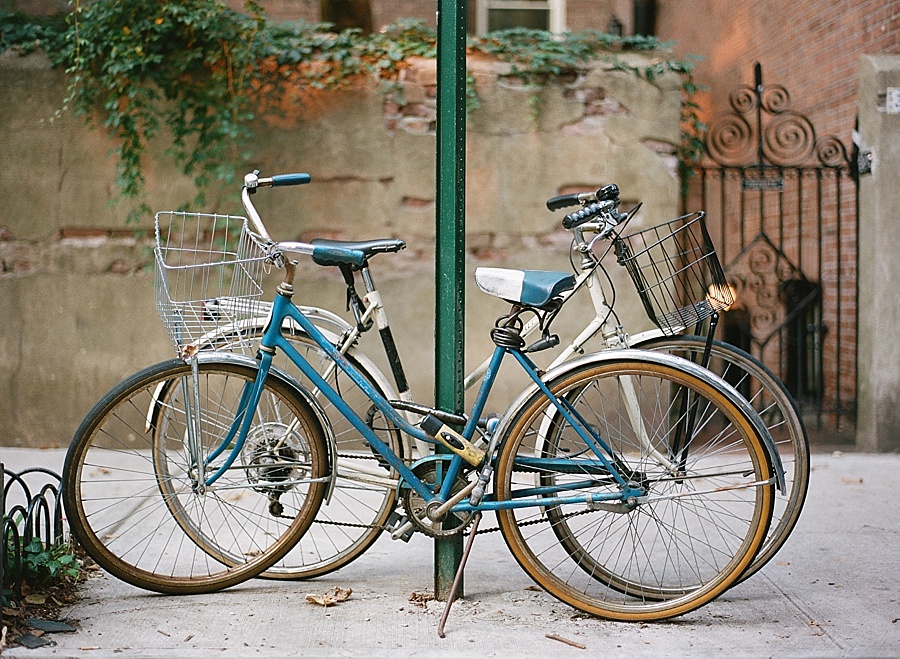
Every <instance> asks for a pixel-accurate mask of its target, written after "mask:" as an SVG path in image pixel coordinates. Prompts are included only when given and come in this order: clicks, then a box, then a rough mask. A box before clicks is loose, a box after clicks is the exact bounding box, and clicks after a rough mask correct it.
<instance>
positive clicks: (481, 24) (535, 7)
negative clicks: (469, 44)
mask: <svg viewBox="0 0 900 659" xmlns="http://www.w3.org/2000/svg"><path fill="white" fill-rule="evenodd" d="M511 27H528V28H533V29H536V30H550V31H551V32H565V31H566V0H477V6H476V15H475V30H476V32H477V33H478V34H485V33H486V32H492V31H494V30H504V29H507V28H511Z"/></svg>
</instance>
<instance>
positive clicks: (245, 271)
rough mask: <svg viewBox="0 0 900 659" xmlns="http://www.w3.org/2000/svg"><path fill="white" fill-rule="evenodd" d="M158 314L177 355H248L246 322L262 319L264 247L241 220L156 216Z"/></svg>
mask: <svg viewBox="0 0 900 659" xmlns="http://www.w3.org/2000/svg"><path fill="white" fill-rule="evenodd" d="M154 252H155V257H156V258H155V260H156V287H155V288H156V310H157V311H158V312H159V316H160V318H161V319H162V321H163V325H164V326H165V328H166V332H168V334H169V338H170V339H171V341H172V344H173V345H174V346H175V350H176V352H177V353H178V355H179V356H181V357H186V356H189V355H190V354H192V353H193V352H195V351H196V350H215V349H226V348H227V349H228V350H232V351H239V352H249V351H250V349H252V347H253V346H252V345H251V343H252V342H251V339H250V338H249V337H248V336H247V333H246V325H247V323H246V321H247V320H249V319H252V318H257V317H259V316H260V315H262V312H261V310H260V306H261V303H262V295H263V289H262V286H261V281H262V275H263V268H264V265H265V262H266V254H265V250H264V243H263V242H262V241H261V239H260V238H259V237H258V236H256V234H254V233H252V232H251V231H250V230H249V228H248V225H247V220H246V219H245V218H243V217H236V216H232V215H211V214H203V213H184V212H172V211H166V212H161V213H157V214H156V248H155V250H154Z"/></svg>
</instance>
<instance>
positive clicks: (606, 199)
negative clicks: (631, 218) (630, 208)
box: [547, 183, 627, 237]
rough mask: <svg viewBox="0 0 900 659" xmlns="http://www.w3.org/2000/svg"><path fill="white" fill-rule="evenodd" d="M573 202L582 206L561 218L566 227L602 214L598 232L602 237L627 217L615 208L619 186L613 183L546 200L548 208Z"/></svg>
mask: <svg viewBox="0 0 900 659" xmlns="http://www.w3.org/2000/svg"><path fill="white" fill-rule="evenodd" d="M575 204H581V205H582V208H581V209H580V210H577V211H575V212H574V213H569V214H568V215H566V216H565V217H564V218H563V221H562V225H563V227H564V228H566V229H575V228H577V227H580V226H582V225H583V224H586V223H588V222H590V221H591V220H594V219H596V218H598V217H600V216H602V217H603V222H602V225H603V226H602V229H601V230H600V232H599V233H600V237H603V236H606V235H607V234H608V233H609V232H610V231H612V230H613V229H614V228H615V227H616V226H617V225H618V224H619V222H621V221H622V220H624V219H625V218H626V217H627V215H625V214H622V213H619V212H618V211H617V210H616V208H618V206H619V186H617V185H616V184H615V183H610V184H609V185H604V186H603V187H602V188H600V189H599V190H597V191H596V192H578V193H573V194H566V195H560V196H558V197H553V198H552V199H548V200H547V208H549V209H550V210H558V209H560V208H563V207H565V206H573V205H575Z"/></svg>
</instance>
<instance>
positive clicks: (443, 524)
mask: <svg viewBox="0 0 900 659" xmlns="http://www.w3.org/2000/svg"><path fill="white" fill-rule="evenodd" d="M437 464H438V463H437V462H436V461H429V462H421V463H419V464H417V465H414V466H413V468H412V470H413V473H414V474H415V475H416V476H417V477H418V478H419V480H421V481H422V482H423V483H426V484H427V485H428V486H429V487H430V488H431V489H432V490H434V489H436V487H435V483H436V480H437V478H436V466H437ZM466 485H468V482H467V481H466V479H465V478H464V477H462V476H461V475H460V476H457V477H456V481H455V482H454V483H453V488H452V491H451V494H456V493H457V492H459V491H460V490H462V489H463V488H464V487H466ZM401 497H402V499H403V508H404V509H405V510H406V515H407V517H408V518H409V521H411V522H412V523H413V526H415V527H416V529H417V530H419V531H421V532H422V533H424V534H425V535H427V536H430V537H432V538H449V537H451V536H454V535H459V534H460V533H462V532H463V531H465V529H466V528H467V527H468V526H469V524H470V523H471V522H472V519H473V517H474V513H471V512H466V513H448V514H447V515H446V516H445V517H444V519H440V520H433V519H431V518H430V517H429V516H428V511H429V509H433V508H436V507H437V506H439V505H440V504H439V503H436V502H432V503H431V504H426V503H425V501H424V500H423V499H422V497H421V496H420V495H419V494H418V493H417V492H416V491H415V490H414V489H412V488H411V487H409V486H406V487H404V488H402V492H401Z"/></svg>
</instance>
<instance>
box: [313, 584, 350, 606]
mask: <svg viewBox="0 0 900 659" xmlns="http://www.w3.org/2000/svg"><path fill="white" fill-rule="evenodd" d="M352 594H353V589H351V588H347V589H346V590H345V589H343V588H340V587H337V586H336V587H335V589H334V591H333V592H330V593H325V594H324V595H315V594H309V595H307V596H306V601H307V602H309V603H311V604H318V605H319V606H334V605H335V604H340V603H341V602H346V601H347V600H348V599H350V595H352Z"/></svg>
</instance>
